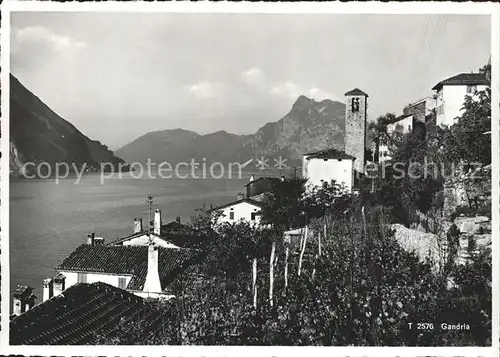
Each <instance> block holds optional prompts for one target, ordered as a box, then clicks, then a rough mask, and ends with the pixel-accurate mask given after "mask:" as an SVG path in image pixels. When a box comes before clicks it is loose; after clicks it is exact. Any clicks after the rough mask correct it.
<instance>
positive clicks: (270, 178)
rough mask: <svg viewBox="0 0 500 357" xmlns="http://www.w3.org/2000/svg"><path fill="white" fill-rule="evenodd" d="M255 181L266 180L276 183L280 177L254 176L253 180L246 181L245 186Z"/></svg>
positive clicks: (279, 180)
mask: <svg viewBox="0 0 500 357" xmlns="http://www.w3.org/2000/svg"><path fill="white" fill-rule="evenodd" d="M257 181H267V182H268V183H271V184H272V183H278V182H281V178H279V177H259V178H256V179H255V180H252V181H250V182H248V183H247V184H246V185H245V187H246V186H248V185H250V184H252V183H256V182H257Z"/></svg>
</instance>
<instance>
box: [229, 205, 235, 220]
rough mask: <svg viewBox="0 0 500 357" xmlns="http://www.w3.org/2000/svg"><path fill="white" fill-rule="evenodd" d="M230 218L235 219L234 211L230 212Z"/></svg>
mask: <svg viewBox="0 0 500 357" xmlns="http://www.w3.org/2000/svg"><path fill="white" fill-rule="evenodd" d="M231 209H232V208H231ZM229 219H234V211H231V212H229Z"/></svg>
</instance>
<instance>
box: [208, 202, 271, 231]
mask: <svg viewBox="0 0 500 357" xmlns="http://www.w3.org/2000/svg"><path fill="white" fill-rule="evenodd" d="M264 207H265V203H263V202H260V201H256V200H253V199H251V198H243V197H241V196H238V197H237V199H236V200H235V201H232V202H229V203H226V204H223V205H220V206H217V207H214V208H212V209H211V210H210V211H209V213H210V214H211V215H212V220H213V223H212V224H213V228H214V229H215V230H217V227H219V226H220V225H222V224H225V223H238V222H247V223H250V224H251V225H255V226H258V225H259V224H260V223H261V218H262V216H261V215H262V209H263V208H264Z"/></svg>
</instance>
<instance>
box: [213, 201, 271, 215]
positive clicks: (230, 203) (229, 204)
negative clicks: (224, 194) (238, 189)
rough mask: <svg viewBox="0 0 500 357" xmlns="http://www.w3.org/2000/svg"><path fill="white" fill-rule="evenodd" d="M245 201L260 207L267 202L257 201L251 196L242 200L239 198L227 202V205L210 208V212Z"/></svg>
mask: <svg viewBox="0 0 500 357" xmlns="http://www.w3.org/2000/svg"><path fill="white" fill-rule="evenodd" d="M245 202H246V203H249V204H251V205H254V206H257V207H260V208H263V207H264V206H265V204H264V203H262V202H259V201H256V200H252V199H251V198H244V199H242V200H237V201H233V202H229V203H226V204H225V205H221V206H217V207H214V208H212V209H210V210H209V212H213V211H218V210H220V209H223V208H226V207H230V206H234V205H237V204H240V203H245Z"/></svg>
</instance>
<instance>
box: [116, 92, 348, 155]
mask: <svg viewBox="0 0 500 357" xmlns="http://www.w3.org/2000/svg"><path fill="white" fill-rule="evenodd" d="M344 128H345V105H344V103H340V102H335V101H331V100H328V99H326V100H323V101H321V102H317V101H315V100H313V99H310V98H307V97H305V96H300V97H299V98H298V99H297V100H296V102H295V103H294V104H293V106H292V108H291V110H290V112H289V113H288V114H286V115H285V116H284V117H283V118H282V119H280V120H278V121H277V122H273V123H267V124H265V125H264V126H263V127H261V128H260V129H259V130H257V132H256V133H255V134H252V135H236V134H230V133H227V132H225V131H218V132H215V133H211V134H206V135H200V134H198V133H195V132H193V131H187V130H183V129H174V130H163V131H155V132H151V133H148V134H146V135H143V136H141V137H139V138H137V139H135V140H134V141H132V142H131V143H129V144H127V145H125V146H123V147H122V148H120V149H118V150H116V155H118V156H120V157H122V158H123V159H125V160H126V161H127V162H128V163H133V162H140V163H144V162H146V161H147V159H148V158H150V159H151V161H152V162H154V163H157V164H158V163H161V162H164V161H168V162H169V163H171V164H175V163H178V162H190V160H191V159H194V160H195V161H197V162H202V161H201V160H203V159H205V160H206V162H207V163H213V162H221V163H228V162H246V161H247V160H249V159H251V158H261V157H262V156H264V157H266V158H269V159H272V158H278V157H279V156H281V157H283V158H286V159H287V160H288V162H287V163H288V164H291V163H295V164H298V163H299V162H300V160H301V157H302V154H303V153H305V152H310V151H315V150H321V149H325V148H336V149H343V148H344Z"/></svg>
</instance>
